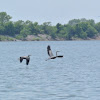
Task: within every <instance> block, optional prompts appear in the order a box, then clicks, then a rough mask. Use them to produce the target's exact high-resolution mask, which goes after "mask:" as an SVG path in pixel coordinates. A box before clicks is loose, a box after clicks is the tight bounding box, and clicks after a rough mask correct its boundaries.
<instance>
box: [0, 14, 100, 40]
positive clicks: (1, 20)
mask: <svg viewBox="0 0 100 100" xmlns="http://www.w3.org/2000/svg"><path fill="white" fill-rule="evenodd" d="M11 19H12V17H11V16H10V15H8V14H7V13H6V12H0V41H19V40H20V41H66V40H91V39H96V40H99V39H100V22H98V23H95V21H94V20H93V19H89V20H87V19H85V18H82V19H72V20H70V21H69V22H68V23H66V24H64V25H62V24H60V23H57V24H56V25H52V24H51V22H44V23H43V24H41V25H39V24H38V22H32V21H29V20H27V21H22V20H18V21H16V22H13V21H11Z"/></svg>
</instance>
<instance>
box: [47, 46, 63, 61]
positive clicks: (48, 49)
mask: <svg viewBox="0 0 100 100" xmlns="http://www.w3.org/2000/svg"><path fill="white" fill-rule="evenodd" d="M57 52H60V51H56V56H54V55H53V53H52V50H51V47H50V45H48V46H47V53H48V55H49V56H50V58H48V59H47V60H49V59H55V58H57V57H58V58H61V57H63V55H57ZM47 60H46V61H47Z"/></svg>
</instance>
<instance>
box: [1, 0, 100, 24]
mask: <svg viewBox="0 0 100 100" xmlns="http://www.w3.org/2000/svg"><path fill="white" fill-rule="evenodd" d="M0 12H6V13H7V14H8V15H10V16H12V19H11V20H12V21H18V20H23V21H26V20H30V21H32V22H38V23H39V24H43V23H44V22H51V23H52V25H55V24H57V23H61V24H67V23H68V21H69V20H72V19H81V18H86V19H94V20H95V22H100V0H0Z"/></svg>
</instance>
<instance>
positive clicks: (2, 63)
mask: <svg viewBox="0 0 100 100" xmlns="http://www.w3.org/2000/svg"><path fill="white" fill-rule="evenodd" d="M47 45H51V49H52V51H53V54H54V55H55V52H56V51H57V50H59V51H60V52H59V54H61V55H64V57H63V58H62V59H61V58H57V59H54V60H48V61H45V60H46V59H47V58H48V55H47V50H46V48H47ZM28 54H30V55H32V56H31V61H30V63H29V65H28V66H27V65H26V62H25V60H24V61H23V62H22V63H20V62H19V60H18V58H19V57H20V56H27V55H28ZM0 100H100V41H66V42H65V41H63V42H0Z"/></svg>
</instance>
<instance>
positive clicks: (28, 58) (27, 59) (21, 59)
mask: <svg viewBox="0 0 100 100" xmlns="http://www.w3.org/2000/svg"><path fill="white" fill-rule="evenodd" d="M30 56H31V55H28V56H22V57H20V58H19V59H20V63H21V62H22V61H23V59H26V65H28V64H29V61H30Z"/></svg>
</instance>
